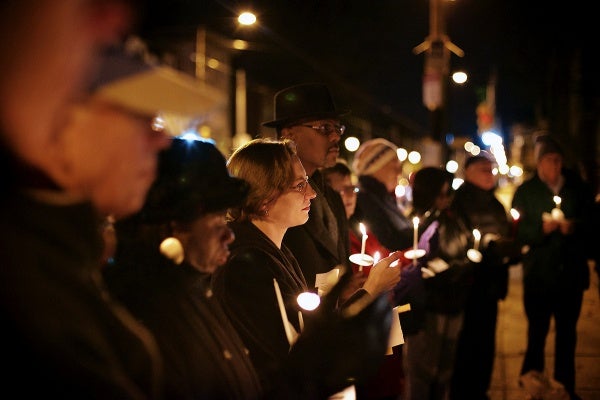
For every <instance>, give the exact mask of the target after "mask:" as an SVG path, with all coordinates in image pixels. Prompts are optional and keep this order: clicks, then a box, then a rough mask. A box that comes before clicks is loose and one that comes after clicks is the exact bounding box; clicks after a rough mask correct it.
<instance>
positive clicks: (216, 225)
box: [179, 211, 235, 273]
mask: <svg viewBox="0 0 600 400" xmlns="http://www.w3.org/2000/svg"><path fill="white" fill-rule="evenodd" d="M226 217H227V213H226V211H218V212H214V213H208V214H204V215H202V216H201V217H199V218H197V219H196V220H194V221H193V222H192V223H191V224H190V225H189V228H188V229H187V230H185V231H181V232H180V233H179V234H180V235H181V237H182V243H183V247H184V254H185V257H186V260H187V261H188V262H189V263H190V264H191V265H192V266H193V267H194V268H196V269H197V270H199V271H201V272H206V273H213V272H215V270H216V269H217V268H218V267H220V266H221V265H223V264H225V263H226V262H227V258H228V257H229V245H230V244H231V242H233V240H234V239H235V235H234V234H233V232H232V231H231V229H230V228H229V227H228V226H227V218H226Z"/></svg>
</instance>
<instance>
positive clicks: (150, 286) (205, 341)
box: [106, 244, 262, 400]
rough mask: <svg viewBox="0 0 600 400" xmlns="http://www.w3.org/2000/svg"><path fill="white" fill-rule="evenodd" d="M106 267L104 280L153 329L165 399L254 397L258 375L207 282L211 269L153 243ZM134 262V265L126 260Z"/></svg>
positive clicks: (132, 250) (257, 395)
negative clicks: (165, 253)
mask: <svg viewBox="0 0 600 400" xmlns="http://www.w3.org/2000/svg"><path fill="white" fill-rule="evenodd" d="M152 247H153V248H147V249H144V248H139V247H138V248H135V249H132V248H131V247H127V248H124V249H120V251H121V252H128V253H129V254H131V253H133V252H137V254H140V255H141V257H140V258H136V257H133V259H129V258H128V257H125V258H120V257H119V252H118V253H117V258H116V264H115V265H114V266H109V267H107V271H106V276H107V282H108V283H109V285H110V287H111V289H112V290H113V291H115V292H116V293H117V294H118V296H119V298H120V299H121V300H122V301H123V302H124V303H125V304H126V305H127V307H128V308H129V309H130V310H131V311H132V313H133V314H134V315H135V316H136V317H137V318H138V319H139V320H141V321H142V322H143V323H144V324H145V325H146V326H147V327H148V328H149V329H150V330H151V331H152V333H153V334H154V336H155V337H156V340H157V342H158V345H159V347H160V350H161V353H162V355H163V358H164V361H165V380H166V385H165V389H166V390H165V397H166V398H168V399H190V400H191V399H209V398H211V399H240V400H241V399H258V398H260V397H261V396H262V392H261V390H260V384H259V380H258V375H257V373H256V370H255V369H254V365H253V364H252V361H251V360H250V357H249V355H248V350H247V349H246V347H245V346H244V344H243V342H242V340H241V338H240V337H239V336H238V335H237V332H236V330H235V328H234V327H233V326H232V325H231V322H230V321H229V318H228V316H227V315H226V314H225V313H224V311H223V309H222V308H221V306H220V304H219V302H218V301H217V299H216V298H215V296H213V294H212V291H211V288H210V279H211V277H210V275H209V274H206V273H202V272H200V271H198V270H196V269H195V268H194V267H192V266H191V265H189V264H187V263H185V262H184V263H183V264H181V265H175V264H173V263H172V262H170V261H169V260H167V259H165V258H164V257H162V256H161V255H160V254H159V253H158V251H157V249H158V244H156V245H155V246H152ZM144 260H146V261H144ZM131 263H134V264H135V263H137V265H134V264H131Z"/></svg>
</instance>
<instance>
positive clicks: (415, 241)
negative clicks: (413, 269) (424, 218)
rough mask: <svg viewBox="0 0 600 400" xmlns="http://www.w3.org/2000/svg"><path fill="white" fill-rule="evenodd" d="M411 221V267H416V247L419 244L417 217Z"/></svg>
mask: <svg viewBox="0 0 600 400" xmlns="http://www.w3.org/2000/svg"><path fill="white" fill-rule="evenodd" d="M412 221H413V227H414V234H413V265H417V247H418V245H419V243H418V238H419V217H414V218H413V220H412Z"/></svg>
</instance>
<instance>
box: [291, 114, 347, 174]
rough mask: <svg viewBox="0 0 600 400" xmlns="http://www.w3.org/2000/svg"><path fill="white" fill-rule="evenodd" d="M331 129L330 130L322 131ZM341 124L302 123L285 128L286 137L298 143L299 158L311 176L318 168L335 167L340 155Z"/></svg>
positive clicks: (316, 121)
mask: <svg viewBox="0 0 600 400" xmlns="http://www.w3.org/2000/svg"><path fill="white" fill-rule="evenodd" d="M321 127H330V129H320V128H321ZM338 127H341V123H340V121H339V120H336V119H320V120H312V121H306V122H301V123H298V124H294V125H292V126H290V127H287V128H284V131H283V132H284V137H288V138H290V139H292V140H294V141H295V142H296V146H297V151H298V156H299V157H300V160H301V161H302V164H303V165H304V167H305V168H306V170H307V171H308V174H309V175H312V173H313V172H314V171H315V170H316V169H318V168H327V167H332V166H334V165H335V163H336V161H337V158H338V156H339V154H340V149H339V142H340V139H341V135H340V134H339V128H338Z"/></svg>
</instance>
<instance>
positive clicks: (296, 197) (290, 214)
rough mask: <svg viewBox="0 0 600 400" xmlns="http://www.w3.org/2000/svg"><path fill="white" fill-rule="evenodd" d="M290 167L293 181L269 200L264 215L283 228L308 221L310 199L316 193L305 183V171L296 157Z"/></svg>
mask: <svg viewBox="0 0 600 400" xmlns="http://www.w3.org/2000/svg"><path fill="white" fill-rule="evenodd" d="M292 167H293V170H294V177H295V178H294V180H293V182H292V183H291V184H290V187H289V188H288V189H286V190H284V191H283V193H281V195H279V197H277V198H276V199H275V200H273V201H271V202H269V206H268V215H267V216H266V220H267V221H269V222H271V223H274V224H276V225H278V226H281V227H285V229H287V228H291V227H293V226H298V225H302V224H304V223H306V221H308V215H309V214H308V213H309V211H310V203H311V200H312V199H314V198H315V197H316V195H317V194H316V192H315V191H314V190H313V188H312V186H311V185H310V184H308V183H307V181H306V179H307V176H306V171H305V170H304V167H303V166H302V163H301V162H300V160H299V159H298V158H297V157H295V158H294V161H293V163H292Z"/></svg>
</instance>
